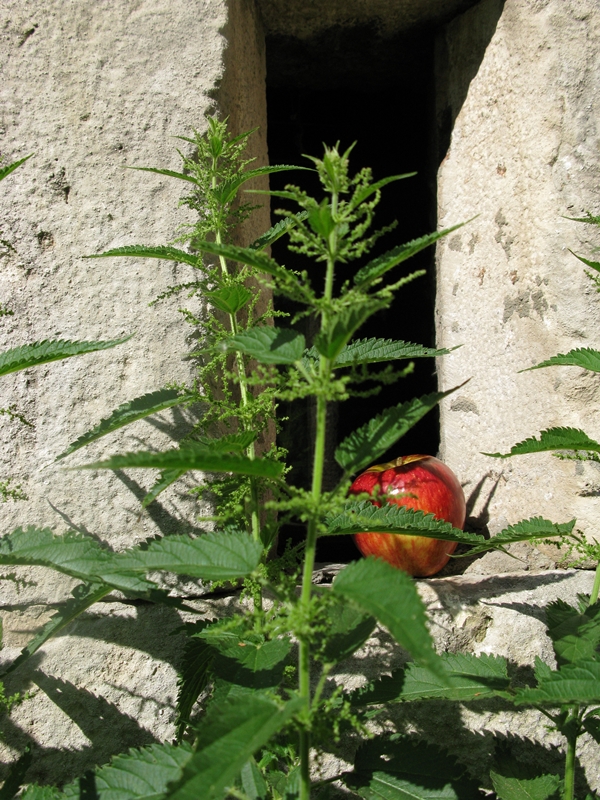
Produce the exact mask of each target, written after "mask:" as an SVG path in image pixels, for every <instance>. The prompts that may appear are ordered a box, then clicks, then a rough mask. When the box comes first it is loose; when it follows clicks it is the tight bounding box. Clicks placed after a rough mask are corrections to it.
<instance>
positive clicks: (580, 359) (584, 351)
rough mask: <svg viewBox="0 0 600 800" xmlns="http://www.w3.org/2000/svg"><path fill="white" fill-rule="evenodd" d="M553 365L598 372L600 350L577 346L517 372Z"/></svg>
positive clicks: (599, 370) (599, 367)
mask: <svg viewBox="0 0 600 800" xmlns="http://www.w3.org/2000/svg"><path fill="white" fill-rule="evenodd" d="M554 366H565V367H581V368H582V369H587V370H590V371H591V372H600V351H598V350H591V349H590V348H589V347H578V348H577V350H570V351H569V352H568V353H565V354H564V355H563V354H562V353H559V354H558V355H557V356H552V358H549V359H547V360H546V361H542V362H541V363H539V364H536V365H535V367H528V369H522V370H519V372H529V371H531V370H532V369H541V368H542V367H554Z"/></svg>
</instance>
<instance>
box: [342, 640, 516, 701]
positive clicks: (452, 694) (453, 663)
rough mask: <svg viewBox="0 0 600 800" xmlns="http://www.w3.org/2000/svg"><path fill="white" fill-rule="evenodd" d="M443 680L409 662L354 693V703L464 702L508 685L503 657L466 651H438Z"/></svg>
mask: <svg viewBox="0 0 600 800" xmlns="http://www.w3.org/2000/svg"><path fill="white" fill-rule="evenodd" d="M440 659H441V663H442V664H443V667H444V672H443V679H441V678H440V675H439V674H436V673H434V672H432V671H431V670H430V669H427V667H422V666H420V665H418V664H416V663H414V662H411V663H409V664H407V665H406V667H402V668H401V669H398V670H395V671H394V672H392V674H391V675H384V676H383V677H381V678H379V679H378V680H377V681H374V682H372V683H370V684H367V686H365V687H364V688H362V689H358V690H357V691H356V692H354V693H353V694H352V695H351V697H350V700H351V702H352V705H354V706H369V705H379V704H382V703H392V702H409V701H411V700H434V699H436V700H456V701H460V702H466V701H470V700H483V699H486V698H489V697H493V696H494V695H496V694H497V693H498V692H501V693H504V692H505V690H506V689H508V688H509V685H510V681H509V678H508V674H507V664H506V659H504V658H500V657H499V656H492V655H486V654H484V655H481V656H474V655H472V654H470V653H457V654H454V653H442V655H441V656H440Z"/></svg>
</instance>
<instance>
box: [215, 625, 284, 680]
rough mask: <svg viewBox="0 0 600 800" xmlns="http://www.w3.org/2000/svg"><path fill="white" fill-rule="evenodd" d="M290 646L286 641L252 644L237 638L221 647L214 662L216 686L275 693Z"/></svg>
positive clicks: (273, 640) (281, 677)
mask: <svg viewBox="0 0 600 800" xmlns="http://www.w3.org/2000/svg"><path fill="white" fill-rule="evenodd" d="M291 647H292V644H291V642H290V640H289V639H287V638H283V639H272V640H271V641H267V642H262V643H259V644H254V643H252V642H250V641H244V640H240V639H239V638H238V639H237V640H236V641H234V642H232V643H231V644H230V645H229V646H227V647H221V648H220V652H219V654H218V655H217V656H216V658H215V662H214V672H215V675H217V676H218V679H219V682H225V683H229V684H234V685H235V686H242V687H244V688H246V689H252V690H257V691H260V690H265V689H275V688H277V687H278V686H279V684H280V683H281V681H282V680H283V671H284V668H285V666H286V663H287V661H288V656H289V653H290V650H291Z"/></svg>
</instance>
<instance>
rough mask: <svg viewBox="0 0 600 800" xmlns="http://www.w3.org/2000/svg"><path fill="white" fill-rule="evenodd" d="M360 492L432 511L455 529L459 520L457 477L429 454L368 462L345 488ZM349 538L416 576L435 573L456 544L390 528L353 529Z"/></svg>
mask: <svg viewBox="0 0 600 800" xmlns="http://www.w3.org/2000/svg"><path fill="white" fill-rule="evenodd" d="M363 492H367V493H368V494H370V495H373V494H380V495H381V494H383V495H386V496H387V497H386V500H387V502H388V503H397V504H398V505H399V506H405V507H406V508H414V509H418V510H419V511H424V512H425V513H427V514H433V515H434V516H435V517H436V518H437V519H444V520H446V522H451V523H452V525H453V526H454V527H455V528H460V529H461V530H462V527H463V525H464V524H465V516H466V506H465V496H464V493H463V490H462V487H461V485H460V483H459V482H458V478H457V477H456V475H455V474H454V473H453V472H452V470H451V469H450V467H447V466H446V465H445V464H443V463H442V462H441V461H439V460H438V459H437V458H434V457H433V456H424V455H416V456H401V457H400V458H397V459H396V460H395V461H390V462H389V463H387V464H377V465H375V466H373V467H369V469H368V470H367V471H366V472H363V473H362V475H359V476H358V478H357V479H356V480H355V481H354V483H353V484H352V486H351V487H350V494H361V493H363ZM390 495H398V498H397V499H396V498H393V497H390ZM373 503H374V504H375V505H376V506H381V503H379V502H377V501H376V500H373ZM354 541H355V542H356V546H357V547H358V549H359V550H360V552H361V553H362V554H363V556H376V557H377V558H382V559H383V560H384V561H387V562H388V563H389V564H391V565H392V566H393V567H397V568H398V569H403V570H404V571H405V572H408V574H409V575H414V576H415V577H419V578H426V577H428V576H429V575H435V573H436V572H439V571H440V570H441V569H442V567H444V566H445V565H446V564H447V563H448V561H449V560H450V556H451V554H452V553H453V552H454V550H455V549H456V542H443V541H440V540H439V539H427V538H425V537H423V536H404V535H399V534H393V533H368V532H365V533H356V534H355V535H354Z"/></svg>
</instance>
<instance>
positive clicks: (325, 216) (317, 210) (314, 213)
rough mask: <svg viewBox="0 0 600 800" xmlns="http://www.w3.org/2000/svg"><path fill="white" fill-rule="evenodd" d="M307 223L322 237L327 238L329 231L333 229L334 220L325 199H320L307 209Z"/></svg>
mask: <svg viewBox="0 0 600 800" xmlns="http://www.w3.org/2000/svg"><path fill="white" fill-rule="evenodd" d="M308 224H309V225H310V227H311V228H312V229H313V231H314V232H315V233H317V234H319V235H320V236H322V237H323V239H328V238H329V236H330V234H331V232H332V231H333V230H334V229H335V226H336V222H335V220H334V218H333V213H332V210H331V205H330V204H329V201H328V200H327V199H325V200H322V201H321V203H319V205H318V206H313V207H311V208H310V209H309V211H308Z"/></svg>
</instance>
